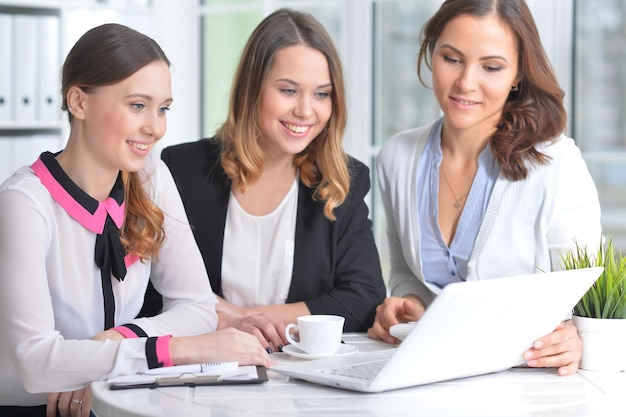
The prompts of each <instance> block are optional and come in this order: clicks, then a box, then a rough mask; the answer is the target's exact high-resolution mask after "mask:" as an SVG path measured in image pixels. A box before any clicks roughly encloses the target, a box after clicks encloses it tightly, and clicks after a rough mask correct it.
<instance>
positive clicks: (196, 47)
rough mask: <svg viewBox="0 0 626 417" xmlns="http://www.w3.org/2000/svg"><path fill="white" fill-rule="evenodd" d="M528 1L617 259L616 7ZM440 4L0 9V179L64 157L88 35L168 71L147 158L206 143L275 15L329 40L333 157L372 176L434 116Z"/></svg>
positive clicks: (621, 100) (620, 174) (624, 116)
mask: <svg viewBox="0 0 626 417" xmlns="http://www.w3.org/2000/svg"><path fill="white" fill-rule="evenodd" d="M527 2H528V4H529V6H530V8H531V10H532V12H533V14H534V17H535V20H536V22H537V25H538V27H539V30H540V33H541V36H542V41H543V43H544V46H545V49H546V51H547V53H548V55H549V57H550V59H551V61H552V64H553V66H554V68H555V70H556V73H557V76H558V78H559V81H560V83H561V87H562V88H563V90H564V91H565V92H566V96H565V100H566V108H567V110H568V116H569V124H568V131H567V134H568V136H571V137H573V138H574V139H575V140H576V142H577V143H578V146H579V147H580V148H581V149H582V151H583V156H584V158H585V160H586V161H587V164H588V166H589V169H590V171H591V173H592V176H593V178H594V180H595V182H596V185H597V187H598V191H599V194H600V199H601V204H602V222H603V227H604V231H605V235H606V236H612V237H613V239H614V242H615V244H616V247H618V248H620V249H621V250H622V251H624V252H626V48H625V47H624V45H625V44H626V0H552V1H549V2H548V1H540V0H527ZM440 4H441V0H281V1H278V0H177V1H171V0H108V1H107V0H18V1H4V0H0V180H3V179H4V178H6V177H7V176H9V175H10V174H11V173H12V172H13V171H14V170H15V169H16V168H17V167H19V166H22V165H24V164H30V163H32V162H33V161H34V160H35V159H36V157H37V156H38V155H39V153H40V152H42V151H44V150H51V151H55V150H60V149H61V148H62V147H63V144H64V141H65V138H66V136H67V122H66V120H65V119H66V117H65V116H66V115H61V114H60V112H59V111H58V107H55V105H58V100H59V98H58V97H57V96H58V70H59V67H60V64H61V62H62V59H63V57H65V55H66V54H67V52H68V51H69V48H70V47H71V45H72V44H73V43H74V42H75V41H76V39H77V38H78V37H79V36H80V35H81V34H82V33H84V32H85V31H86V30H87V29H89V28H90V27H93V26H96V25H98V24H101V23H104V22H119V23H123V24H126V25H129V26H131V27H134V28H135V29H138V30H140V31H142V32H144V33H146V34H148V35H150V36H152V37H153V38H155V40H157V41H158V42H159V43H160V44H161V46H162V47H163V49H164V50H165V52H166V54H167V55H168V57H169V58H170V59H171V61H172V62H173V64H174V67H173V72H172V76H173V90H174V91H173V92H174V104H173V105H172V111H170V112H169V113H168V132H167V134H166V136H165V137H164V138H163V139H162V141H161V142H160V144H159V147H158V148H157V152H158V151H159V150H160V149H161V148H162V147H164V146H168V145H170V144H174V143H178V142H185V141H192V140H197V139H199V138H202V137H208V136H211V135H213V133H214V132H215V130H216V128H217V127H218V126H219V125H220V124H221V123H222V122H223V120H224V118H225V115H226V110H227V104H228V94H229V89H230V84H231V79H232V76H233V74H234V71H235V66H236V64H237V60H238V59H239V56H240V54H241V51H242V48H243V45H244V43H245V41H246V39H247V38H248V36H249V35H250V33H251V32H252V30H253V28H254V27H255V26H256V25H257V24H258V23H259V22H260V20H261V19H262V18H263V17H264V16H266V15H267V14H269V13H270V12H272V11H273V10H275V9H277V8H280V7H291V8H294V9H298V10H304V11H308V12H310V13H312V14H313V15H315V16H316V17H317V18H318V19H319V20H320V21H321V22H322V23H323V24H324V25H325V27H326V28H327V29H328V31H329V32H330V33H331V35H332V37H333V39H334V41H335V43H336V46H337V48H338V50H339V52H340V55H341V57H342V60H343V64H344V70H345V75H346V81H347V87H348V98H349V101H348V109H349V123H348V131H347V134H346V137H345V147H346V149H347V151H348V152H349V153H350V154H351V155H353V156H354V157H356V158H358V159H360V160H361V161H363V162H365V163H366V164H367V165H369V166H370V167H372V166H373V161H374V159H375V157H376V154H377V152H378V150H379V149H380V147H381V146H382V145H383V144H384V143H385V141H386V140H388V139H389V138H390V137H391V136H393V135H394V134H395V133H397V132H399V131H401V130H404V129H407V128H411V127H416V126H419V125H422V124H424V123H427V122H429V121H431V120H433V119H434V118H436V117H438V115H439V109H438V107H437V104H436V102H435V100H434V98H433V97H432V93H431V91H429V90H428V89H427V88H425V87H423V86H422V85H421V84H420V83H419V81H418V79H417V75H416V57H417V53H418V49H419V33H420V29H421V26H422V24H423V23H424V22H425V21H426V20H427V19H428V17H429V16H430V15H432V13H433V12H434V11H435V10H436V9H437V8H438V7H439V5H440ZM28 34H30V35H31V36H30V37H29V36H28ZM35 34H36V35H35ZM29 39H30V40H29ZM33 39H34V40H33ZM24 51H27V53H25V52H24ZM7 62H8V63H9V64H7ZM11 63H12V64H11ZM33 68H34V69H33ZM426 79H428V77H426ZM55 83H57V84H55ZM22 90H25V91H22ZM55 92H56V93H57V95H56V96H55V94H54V93H55ZM23 94H30V95H32V97H33V100H32V103H35V104H36V105H35V106H34V107H35V108H34V109H32V108H24V107H25V105H24V102H23V100H21V96H22V95H23ZM20 100H21V101H20ZM55 100H57V101H56V102H55ZM51 101H52V102H51ZM31 107H32V106H31ZM50 109H52V110H50ZM372 177H373V181H374V186H373V188H372V192H371V193H370V195H369V197H368V198H369V200H368V204H369V206H370V210H371V217H372V220H373V222H374V230H375V235H376V240H377V243H378V247H379V250H380V252H381V258H382V260H383V268H384V271H385V274H387V271H388V267H387V259H388V254H387V247H386V241H385V240H386V239H385V224H384V223H385V221H384V215H383V212H382V206H381V203H380V198H379V195H378V193H377V188H376V184H375V181H376V178H375V175H374V172H373V171H372Z"/></svg>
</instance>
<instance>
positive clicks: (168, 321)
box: [0, 155, 217, 406]
mask: <svg viewBox="0 0 626 417" xmlns="http://www.w3.org/2000/svg"><path fill="white" fill-rule="evenodd" d="M140 174H141V175H142V178H143V180H144V189H145V190H146V192H147V193H148V195H149V197H150V199H151V200H152V201H153V202H154V203H155V204H156V205H158V206H159V207H160V208H161V209H162V210H163V212H164V214H165V223H164V228H165V242H164V244H163V246H162V247H161V249H160V251H159V254H158V258H157V259H156V260H155V261H152V262H141V261H136V262H134V263H133V264H132V265H130V266H128V270H127V273H126V276H125V278H124V280H123V281H121V282H120V281H118V280H117V279H115V278H112V283H113V293H114V298H115V323H114V324H115V325H120V324H125V323H134V324H136V325H138V326H139V327H141V328H142V329H143V330H144V331H145V332H146V333H147V334H148V336H160V335H167V334H173V335H174V336H183V335H194V334H200V333H206V332H210V331H212V330H215V328H216V326H217V314H216V312H215V304H216V299H215V296H214V295H213V293H212V291H211V287H210V284H209V281H208V278H207V275H206V270H205V268H204V263H203V261H202V257H201V255H200V251H199V250H198V247H197V245H196V243H195V240H194V238H193V235H192V232H191V228H190V227H189V223H188V221H187V217H186V215H185V211H184V208H183V205H182V202H181V199H180V196H179V194H178V191H177V189H176V185H175V183H174V180H173V178H172V176H171V174H170V172H169V170H168V169H167V167H166V166H165V164H164V163H163V162H162V161H160V160H159V159H158V158H157V157H156V156H153V155H151V156H150V157H148V158H146V163H145V167H144V169H143V170H142V171H140ZM95 241H96V233H94V232H91V231H89V230H88V229H87V228H85V227H84V226H82V225H81V224H80V223H79V222H78V221H76V220H75V219H74V218H73V217H72V216H71V215H70V214H68V212H67V211H66V210H65V209H64V208H62V207H61V205H59V204H58V203H57V202H56V201H55V199H54V198H53V196H52V195H51V194H50V192H49V191H48V189H46V187H44V185H43V184H42V182H41V181H40V179H39V178H38V177H37V176H36V175H35V173H34V172H33V170H32V169H31V168H30V167H23V168H21V169H20V170H18V171H17V172H16V173H15V174H14V175H13V176H12V177H11V178H9V179H8V180H7V181H5V182H4V183H3V184H2V185H1V186H0V364H2V365H1V366H2V371H1V372H0V405H21V406H29V405H42V404H45V403H46V398H47V393H48V392H59V391H71V390H76V389H79V388H83V387H85V386H86V385H87V384H88V383H89V382H91V381H94V380H99V379H106V378H108V377H111V376H115V375H122V374H129V373H131V374H132V373H137V372H143V371H145V370H146V369H147V368H148V365H147V362H146V353H145V344H146V338H135V339H125V340H122V341H105V342H97V341H93V340H90V339H91V338H92V337H93V336H94V335H96V334H97V333H99V332H101V331H103V325H104V311H103V294H102V283H101V277H100V269H99V268H98V267H97V266H96V264H95V262H94V247H95ZM148 279H151V280H152V282H153V283H154V286H155V288H156V289H157V290H158V291H159V292H160V293H161V294H162V295H163V303H164V306H163V309H164V313H163V314H160V315H159V316H156V317H153V318H142V319H134V317H135V316H136V315H137V313H138V312H139V310H140V308H141V306H142V303H143V298H144V293H145V290H146V286H147V284H148Z"/></svg>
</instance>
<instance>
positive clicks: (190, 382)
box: [108, 365, 268, 390]
mask: <svg viewBox="0 0 626 417" xmlns="http://www.w3.org/2000/svg"><path fill="white" fill-rule="evenodd" d="M238 369H239V370H240V372H239V373H236V374H232V376H228V375H222V376H220V375H202V374H195V373H184V374H182V375H175V376H160V377H159V376H155V377H153V378H150V379H146V378H145V376H146V375H145V374H141V375H137V376H132V375H130V376H129V378H126V377H117V378H111V379H109V380H108V384H109V389H112V390H122V389H132V388H162V387H199V386H205V385H235V384H260V383H262V382H266V381H267V380H268V379H267V369H266V368H265V367H264V366H259V365H257V366H255V365H244V366H240V367H239V368H238Z"/></svg>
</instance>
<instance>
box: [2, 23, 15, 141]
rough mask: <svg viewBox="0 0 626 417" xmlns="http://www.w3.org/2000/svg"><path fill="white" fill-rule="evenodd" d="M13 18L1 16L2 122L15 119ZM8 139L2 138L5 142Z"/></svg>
mask: <svg viewBox="0 0 626 417" xmlns="http://www.w3.org/2000/svg"><path fill="white" fill-rule="evenodd" d="M12 90H13V16H12V15H10V14H0V122H4V121H9V120H12V119H13V91H12ZM5 139H6V138H0V140H1V141H4V140H5Z"/></svg>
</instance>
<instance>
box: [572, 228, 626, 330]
mask: <svg viewBox="0 0 626 417" xmlns="http://www.w3.org/2000/svg"><path fill="white" fill-rule="evenodd" d="M561 260H562V263H563V267H564V269H581V268H590V267H593V266H602V267H604V271H603V272H602V274H601V275H600V277H599V278H598V279H597V281H596V282H595V283H594V284H593V285H592V286H591V288H590V289H589V290H588V291H587V292H586V293H585V295H584V296H583V297H582V298H581V300H580V301H579V302H578V303H577V304H576V306H575V307H574V314H575V315H577V316H581V317H591V318H604V319H626V258H624V257H623V256H622V252H621V251H620V252H619V255H618V254H616V253H615V247H614V246H613V239H609V240H608V242H607V245H606V248H605V247H603V246H601V247H599V248H598V249H597V250H594V251H593V252H592V253H589V251H588V250H587V247H584V246H580V245H578V243H577V244H576V246H575V248H573V249H572V250H570V251H568V252H567V253H566V254H565V255H563V256H562V258H561Z"/></svg>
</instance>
